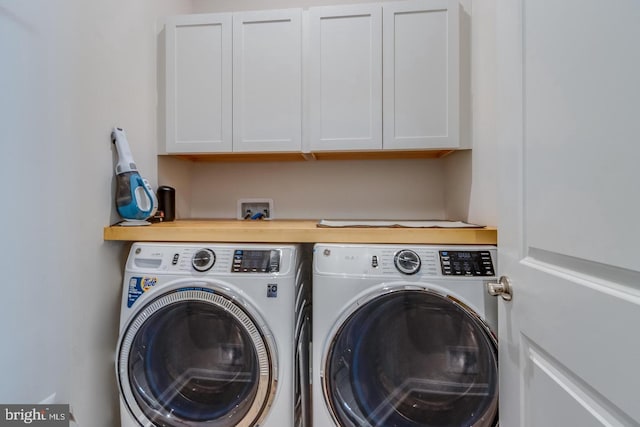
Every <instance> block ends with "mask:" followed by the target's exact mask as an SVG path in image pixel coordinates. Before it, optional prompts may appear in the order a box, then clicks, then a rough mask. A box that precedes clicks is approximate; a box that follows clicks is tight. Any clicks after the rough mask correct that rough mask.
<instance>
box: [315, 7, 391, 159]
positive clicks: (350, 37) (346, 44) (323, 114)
mask: <svg viewBox="0 0 640 427" xmlns="http://www.w3.org/2000/svg"><path fill="white" fill-rule="evenodd" d="M308 37H309V50H308V59H309V62H308V64H309V68H308V76H309V85H308V87H309V134H310V135H309V138H310V139H309V146H310V149H311V151H322V150H367V149H380V148H382V9H381V7H380V5H378V4H376V5H354V6H328V7H317V8H310V9H309V34H308Z"/></svg>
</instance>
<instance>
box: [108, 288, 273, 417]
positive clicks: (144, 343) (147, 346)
mask: <svg viewBox="0 0 640 427" xmlns="http://www.w3.org/2000/svg"><path fill="white" fill-rule="evenodd" d="M265 349H266V346H265V343H264V341H263V338H262V335H261V334H260V333H259V332H258V330H257V328H256V327H255V325H254V323H253V321H252V319H251V318H250V317H249V316H248V315H247V314H246V313H245V312H244V311H243V310H241V309H240V308H239V307H238V306H237V305H235V304H233V303H232V302H231V301H230V300H229V299H227V298H225V297H224V296H222V295H220V294H216V293H212V292H207V291H205V290H202V289H200V290H186V291H180V290H179V291H177V292H174V293H171V294H165V295H164V296H162V297H160V298H158V299H156V300H154V302H152V303H151V304H149V305H148V306H146V307H145V308H144V309H143V310H142V311H141V312H140V313H138V315H137V316H136V319H134V320H133V322H132V323H131V326H130V327H129V330H128V331H127V333H126V334H125V336H124V339H123V344H122V346H121V351H120V358H119V363H120V366H119V373H120V376H121V379H120V382H121V387H123V391H126V392H125V393H124V396H125V400H127V403H128V405H129V408H130V409H132V412H133V413H134V416H136V417H139V416H140V414H139V413H140V412H141V414H142V415H143V416H144V417H145V418H146V419H147V420H149V421H151V422H152V423H154V425H158V426H211V427H213V426H215V427H227V426H237V425H252V423H253V422H254V421H255V420H256V419H257V418H258V417H259V415H260V413H261V412H262V411H263V410H264V408H265V407H266V403H267V402H266V400H267V398H268V396H269V395H270V394H271V393H270V392H269V388H270V387H271V385H270V383H271V382H270V378H271V369H269V362H268V358H266V357H265V355H266V354H267V352H266V351H265ZM123 374H124V376H125V377H126V381H123V378H122V377H123ZM127 397H129V398H128V399H127Z"/></svg>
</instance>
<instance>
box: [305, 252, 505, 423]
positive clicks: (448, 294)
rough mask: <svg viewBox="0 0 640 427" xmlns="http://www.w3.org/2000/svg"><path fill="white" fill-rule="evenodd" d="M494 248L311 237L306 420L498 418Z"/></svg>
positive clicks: (478, 420)
mask: <svg viewBox="0 0 640 427" xmlns="http://www.w3.org/2000/svg"><path fill="white" fill-rule="evenodd" d="M495 262H496V247H495V246H449V247H440V246H428V245H419V246H416V245H413V246H398V245H366V246H365V245H337V244H317V245H315V247H314V253H313V266H314V267H313V357H312V359H313V374H312V382H313V423H314V426H318V427H328V426H332V425H337V426H340V427H367V426H385V427H386V426H394V427H420V426H429V427H444V426H447V427H453V426H475V427H480V426H496V425H498V365H497V358H498V356H497V341H496V336H495V334H494V333H493V332H492V331H495V330H496V327H497V307H496V301H495V297H491V296H489V295H488V293H487V292H486V286H485V282H487V281H489V280H494V276H495Z"/></svg>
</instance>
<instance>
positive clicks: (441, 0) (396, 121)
mask: <svg viewBox="0 0 640 427" xmlns="http://www.w3.org/2000/svg"><path fill="white" fill-rule="evenodd" d="M458 8H459V5H458V0H415V1H407V2H390V3H384V5H383V6H382V15H383V25H382V27H383V52H384V59H383V64H384V71H383V84H382V86H383V90H384V96H383V99H384V102H383V117H384V119H383V120H384V121H383V123H384V126H383V127H384V143H383V147H384V148H385V149H424V148H458V146H459V145H460V140H459V136H458V135H459V129H458V128H459V126H458V123H459V92H460V90H459V86H460V77H459V75H460V71H459V68H460V67H459V63H460V59H459V58H460V53H459V52H460V47H459V45H460V43H459V38H460V36H459V19H458V13H459V12H458Z"/></svg>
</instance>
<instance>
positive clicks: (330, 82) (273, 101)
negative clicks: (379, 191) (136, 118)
mask: <svg viewBox="0 0 640 427" xmlns="http://www.w3.org/2000/svg"><path fill="white" fill-rule="evenodd" d="M458 8H459V5H458V0H409V1H394V2H384V3H372V4H357V5H356V4H351V5H341V6H324V7H312V8H310V9H309V10H308V11H306V12H302V10H301V9H283V10H264V11H254V12H234V13H228V14H198V15H182V16H177V17H173V18H169V19H168V20H167V24H166V30H165V32H166V89H167V90H166V144H165V147H163V148H164V149H162V150H161V151H163V152H166V153H169V154H179V153H224V152H262V153H264V152H303V151H310V152H322V151H324V152H330V151H367V150H368V151H380V150H431V149H456V148H462V147H461V146H460V137H459V134H460V130H459V127H460V125H459V122H460V117H459V116H460V114H459V109H460V70H459V63H460V47H459V39H460V36H459V16H458V14H459V11H458ZM303 36H304V37H303ZM303 70H304V73H303ZM303 88H304V89H303ZM303 130H304V134H303ZM303 136H304V146H303Z"/></svg>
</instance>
